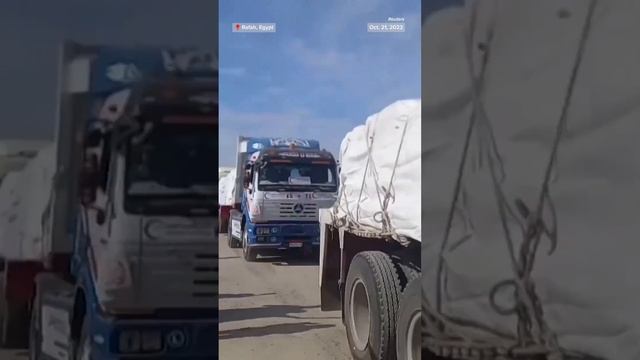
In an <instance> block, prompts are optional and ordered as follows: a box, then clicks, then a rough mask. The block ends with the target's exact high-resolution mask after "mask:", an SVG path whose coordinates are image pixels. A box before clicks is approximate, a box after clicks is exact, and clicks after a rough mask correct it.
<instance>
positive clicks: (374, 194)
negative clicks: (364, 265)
mask: <svg viewBox="0 0 640 360" xmlns="http://www.w3.org/2000/svg"><path fill="white" fill-rule="evenodd" d="M419 106H420V104H419V103H418V102H417V101H415V100H411V101H409V100H405V101H399V102H396V103H394V104H392V105H390V106H389V107H387V108H385V109H384V110H383V111H382V112H380V113H379V114H376V115H373V116H371V117H369V119H368V120H367V124H366V125H365V126H360V127H357V128H355V129H354V130H353V131H352V132H351V133H349V134H347V137H346V138H345V139H344V141H343V146H342V149H341V152H342V153H341V157H351V158H350V161H351V162H350V161H346V162H343V161H342V159H341V165H342V169H343V174H341V179H343V181H341V184H340V190H339V192H338V200H337V202H336V205H335V206H334V207H333V208H332V209H331V210H330V213H331V215H332V216H331V219H332V224H333V226H335V227H339V228H344V229H346V230H348V231H350V232H353V233H357V234H358V235H360V236H363V237H380V238H386V239H388V240H395V241H397V242H399V243H400V244H402V245H403V246H408V245H409V244H410V242H411V240H410V239H417V238H419V231H417V232H416V229H417V227H418V225H419V224H417V222H418V219H419V217H418V218H417V219H415V220H414V219H413V218H409V219H408V220H407V219H405V220H404V221H405V223H399V222H398V221H399V220H398V212H399V210H400V209H399V207H400V206H407V203H408V202H407V197H411V194H414V196H416V197H417V196H419V191H420V189H419V183H417V182H416V183H415V184H413V183H411V185H412V186H413V187H414V188H411V189H409V188H407V183H406V182H407V180H408V181H412V180H414V179H417V178H418V176H417V174H419V173H420V169H419V167H418V166H413V167H410V166H411V165H413V164H414V162H418V163H419V152H420V149H419V148H416V149H414V148H413V147H415V144H417V143H418V142H419V140H418V141H415V140H417V139H412V142H413V143H412V144H410V146H407V138H408V134H410V127H411V126H416V125H418V126H419V121H420V117H419V114H418V113H417V111H418V109H419ZM378 126H387V127H390V126H392V129H393V131H394V133H385V132H384V131H382V130H381V129H380V128H377V127H378ZM382 129H384V128H382ZM412 135H414V136H417V135H418V133H415V132H414V133H412ZM392 136H393V138H392ZM418 139H419V138H418ZM380 141H383V142H382V143H380ZM384 141H386V142H384ZM352 142H353V143H352ZM391 142H393V143H394V144H393V146H394V147H395V149H393V150H392V149H391V148H390V145H391V144H390V143H391ZM414 143H415V144H414ZM359 146H360V147H359ZM383 150H384V152H382V151H383ZM414 153H415V154H414ZM359 161H361V162H362V163H360V164H359V169H358V170H357V171H356V170H355V168H356V165H358V162H359ZM345 164H346V168H347V171H351V173H349V174H348V175H344V171H345ZM400 168H401V170H399V169H400ZM360 169H363V170H360ZM407 171H409V172H410V173H411V174H410V175H409V177H408V178H407V176H406V175H407ZM399 172H402V173H403V175H404V177H403V179H402V180H405V183H403V184H401V185H398V184H397V181H398V179H399V176H400V175H399ZM356 176H357V178H356ZM347 177H348V183H345V182H346V181H344V180H347ZM399 186H400V189H399V188H398V187H399ZM400 192H402V194H400ZM399 195H401V196H403V198H402V199H400V198H399V197H398V196H399ZM399 202H400V203H399ZM415 205H416V204H415V203H414V204H411V206H415ZM418 208H419V207H418V206H416V210H418ZM418 211H419V210H418ZM411 215H413V214H411ZM407 221H413V223H415V224H407V223H406V222H407ZM407 225H411V226H413V227H414V228H413V229H411V230H409V231H407V229H406V226H407Z"/></svg>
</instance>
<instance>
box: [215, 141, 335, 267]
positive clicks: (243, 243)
mask: <svg viewBox="0 0 640 360" xmlns="http://www.w3.org/2000/svg"><path fill="white" fill-rule="evenodd" d="M236 160H237V162H236V169H235V171H236V186H235V188H234V197H235V201H236V204H235V206H234V208H233V209H230V211H229V219H230V221H229V226H228V229H227V232H228V242H229V246H230V247H232V248H237V247H242V251H243V257H244V259H245V260H247V261H254V260H256V259H257V257H258V255H274V254H282V253H283V252H284V251H289V252H299V251H302V252H303V255H307V256H310V255H313V254H314V253H317V250H318V248H319V245H320V239H319V235H320V225H319V222H318V214H319V210H320V209H321V208H325V207H329V206H331V205H332V204H333V203H334V202H335V199H336V192H337V189H338V177H337V167H336V162H335V159H334V157H333V155H332V154H331V153H330V152H329V151H326V150H321V149H320V143H319V142H318V141H316V140H306V139H292V138H255V137H244V136H241V137H239V138H238V151H237V158H236Z"/></svg>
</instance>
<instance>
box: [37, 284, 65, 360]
mask: <svg viewBox="0 0 640 360" xmlns="http://www.w3.org/2000/svg"><path fill="white" fill-rule="evenodd" d="M36 283H37V291H38V292H37V296H36V301H37V303H36V304H34V305H35V307H37V308H34V311H38V314H39V316H38V317H37V319H38V321H37V324H34V325H35V326H36V327H37V335H36V339H35V340H36V341H38V342H39V344H37V347H38V348H39V350H40V353H41V355H40V356H41V358H43V359H56V360H67V359H69V358H70V354H71V316H72V314H73V302H74V295H75V286H73V285H72V284H70V283H68V282H66V281H65V280H64V279H62V278H60V277H59V276H57V275H55V274H51V273H44V274H40V275H38V277H37V278H36Z"/></svg>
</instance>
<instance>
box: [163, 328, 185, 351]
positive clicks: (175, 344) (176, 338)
mask: <svg viewBox="0 0 640 360" xmlns="http://www.w3.org/2000/svg"><path fill="white" fill-rule="evenodd" d="M186 341H187V339H186V336H185V334H184V332H182V331H180V330H174V331H172V332H170V333H169V335H167V344H168V345H169V346H170V347H172V348H174V349H176V348H181V347H183V346H184V344H185V343H186Z"/></svg>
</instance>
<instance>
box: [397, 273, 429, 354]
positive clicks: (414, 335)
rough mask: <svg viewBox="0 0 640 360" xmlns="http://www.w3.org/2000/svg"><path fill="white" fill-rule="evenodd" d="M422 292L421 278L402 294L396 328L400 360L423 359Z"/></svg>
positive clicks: (416, 279) (408, 285)
mask: <svg viewBox="0 0 640 360" xmlns="http://www.w3.org/2000/svg"><path fill="white" fill-rule="evenodd" d="M421 291H422V286H421V284H420V278H414V279H412V280H411V281H410V282H409V283H408V284H407V286H406V287H405V288H404V291H403V292H402V296H401V299H400V307H399V309H398V323H397V328H396V351H397V353H398V360H420V358H421V352H422V332H421V330H422V324H421V322H420V321H421V316H422V309H421V307H420V300H421V299H422V298H421ZM425 360H426V359H425Z"/></svg>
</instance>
